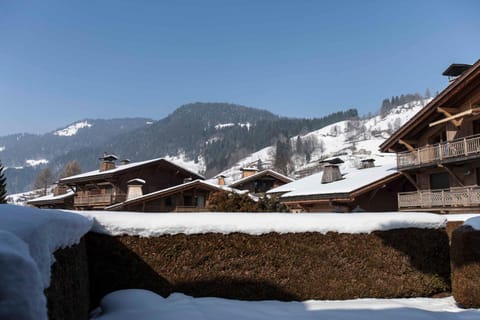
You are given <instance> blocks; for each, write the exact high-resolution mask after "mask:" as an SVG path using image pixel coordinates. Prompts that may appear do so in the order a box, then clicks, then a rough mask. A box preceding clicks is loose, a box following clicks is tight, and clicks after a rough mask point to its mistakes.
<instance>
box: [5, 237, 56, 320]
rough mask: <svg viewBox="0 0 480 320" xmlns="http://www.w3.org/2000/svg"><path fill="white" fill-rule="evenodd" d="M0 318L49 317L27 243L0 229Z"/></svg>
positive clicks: (39, 275) (35, 266) (39, 279)
mask: <svg viewBox="0 0 480 320" xmlns="http://www.w3.org/2000/svg"><path fill="white" fill-rule="evenodd" d="M0 270H1V272H0V283H1V285H0V319H39V320H42V319H47V301H46V299H45V296H44V295H43V289H44V287H43V283H42V277H41V274H40V272H39V270H38V268H37V264H36V263H35V261H34V260H33V258H32V257H31V256H30V252H29V249H28V245H27V244H26V243H25V242H24V241H22V240H21V239H19V238H18V237H16V236H15V235H14V234H12V233H10V232H6V231H2V230H0Z"/></svg>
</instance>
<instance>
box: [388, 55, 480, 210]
mask: <svg viewBox="0 0 480 320" xmlns="http://www.w3.org/2000/svg"><path fill="white" fill-rule="evenodd" d="M443 75H446V76H448V77H449V78H450V83H449V85H448V87H447V88H446V89H445V90H443V91H442V92H441V93H440V94H439V95H438V96H437V97H435V98H434V99H433V100H432V101H431V102H430V103H429V104H428V105H426V106H425V107H424V108H423V109H422V110H420V111H419V112H418V113H417V114H416V115H415V116H414V117H413V118H411V119H410V120H409V121H408V122H407V123H405V124H404V125H403V126H402V127H400V128H399V129H398V130H397V131H396V132H394V133H393V135H392V136H391V137H390V138H389V139H387V140H386V141H385V142H384V143H383V144H382V145H381V146H380V148H381V151H383V152H395V153H396V154H397V168H398V171H399V172H400V173H401V174H402V175H403V176H404V177H406V178H407V179H409V181H411V183H412V184H413V185H414V186H415V190H414V191H412V192H401V193H399V194H398V209H399V210H402V211H418V210H422V211H432V212H442V213H443V212H480V187H479V185H480V60H479V61H477V62H476V63H475V64H474V65H460V64H454V65H451V66H450V67H449V68H448V69H447V70H446V71H445V72H444V73H443Z"/></svg>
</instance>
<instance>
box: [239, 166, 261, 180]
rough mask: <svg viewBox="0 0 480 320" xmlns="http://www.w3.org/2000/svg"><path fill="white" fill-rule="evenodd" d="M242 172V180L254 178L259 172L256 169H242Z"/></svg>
mask: <svg viewBox="0 0 480 320" xmlns="http://www.w3.org/2000/svg"><path fill="white" fill-rule="evenodd" d="M240 171H242V179H243V178H246V177H250V176H253V175H254V174H255V173H257V172H258V169H256V168H241V169H240Z"/></svg>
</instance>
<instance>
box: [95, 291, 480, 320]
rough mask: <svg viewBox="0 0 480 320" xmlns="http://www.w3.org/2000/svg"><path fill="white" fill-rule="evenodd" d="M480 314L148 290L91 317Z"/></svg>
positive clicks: (397, 318) (416, 302)
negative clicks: (167, 294)
mask: <svg viewBox="0 0 480 320" xmlns="http://www.w3.org/2000/svg"><path fill="white" fill-rule="evenodd" d="M478 317H480V310H474V309H473V310H472V309H471V310H463V309H460V308H458V307H457V306H456V305H455V301H454V299H453V298H451V297H448V298H442V299H431V298H411V299H357V300H343V301H318V300H309V301H304V302H280V301H238V300H227V299H221V298H193V297H189V296H186V295H183V294H180V293H174V294H172V295H170V296H169V297H168V298H166V299H165V298H163V297H161V296H159V295H157V294H155V293H153V292H149V291H146V290H137V289H135V290H121V291H116V292H112V293H110V294H108V295H107V296H105V297H104V299H103V300H102V302H101V305H100V307H99V308H98V309H97V310H95V311H94V312H93V313H92V319H97V320H130V319H143V320H155V319H162V320H168V319H196V320H207V319H208V320H217V319H218V320H220V319H221V320H223V319H230V320H241V319H245V320H246V319H256V320H271V319H285V320H286V319H298V320H304V319H305V320H306V319H319V320H321V319H329V320H336V319H341V320H350V319H355V320H362V319H365V320H366V319H368V320H370V319H390V320H404V319H411V320H420V319H421V320H427V319H453V320H455V319H459V320H460V319H476V318H478Z"/></svg>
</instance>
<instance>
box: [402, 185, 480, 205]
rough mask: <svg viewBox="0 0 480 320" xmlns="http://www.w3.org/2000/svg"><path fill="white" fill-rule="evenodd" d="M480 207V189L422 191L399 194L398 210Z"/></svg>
mask: <svg viewBox="0 0 480 320" xmlns="http://www.w3.org/2000/svg"><path fill="white" fill-rule="evenodd" d="M472 207H480V187H462V188H452V189H444V190H420V191H413V192H401V193H399V194H398V209H399V210H412V209H441V208H472Z"/></svg>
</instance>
